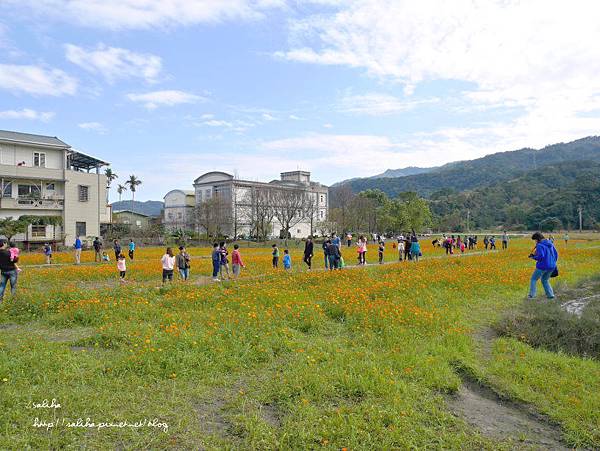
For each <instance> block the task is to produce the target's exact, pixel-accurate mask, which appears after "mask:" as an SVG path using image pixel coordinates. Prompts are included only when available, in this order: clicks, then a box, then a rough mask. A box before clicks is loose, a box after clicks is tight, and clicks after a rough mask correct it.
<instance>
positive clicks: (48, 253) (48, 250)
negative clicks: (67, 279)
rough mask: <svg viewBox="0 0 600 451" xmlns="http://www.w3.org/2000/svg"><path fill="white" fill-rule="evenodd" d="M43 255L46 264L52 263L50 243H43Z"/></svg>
mask: <svg viewBox="0 0 600 451" xmlns="http://www.w3.org/2000/svg"><path fill="white" fill-rule="evenodd" d="M44 255H45V256H46V264H47V265H49V264H51V263H52V246H50V243H46V244H44Z"/></svg>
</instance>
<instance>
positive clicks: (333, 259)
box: [327, 240, 342, 271]
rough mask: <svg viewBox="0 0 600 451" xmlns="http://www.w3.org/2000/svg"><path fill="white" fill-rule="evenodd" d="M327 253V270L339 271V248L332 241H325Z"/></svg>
mask: <svg viewBox="0 0 600 451" xmlns="http://www.w3.org/2000/svg"><path fill="white" fill-rule="evenodd" d="M327 252H328V256H329V270H330V271H333V270H334V269H339V267H340V258H341V256H342V254H341V252H340V248H339V246H338V245H337V244H335V243H333V241H332V240H327Z"/></svg>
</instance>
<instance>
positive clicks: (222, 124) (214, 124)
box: [202, 119, 233, 127]
mask: <svg viewBox="0 0 600 451" xmlns="http://www.w3.org/2000/svg"><path fill="white" fill-rule="evenodd" d="M202 125H206V126H207V127H233V124H232V123H231V122H227V121H222V120H217V119H211V120H208V121H204V122H202Z"/></svg>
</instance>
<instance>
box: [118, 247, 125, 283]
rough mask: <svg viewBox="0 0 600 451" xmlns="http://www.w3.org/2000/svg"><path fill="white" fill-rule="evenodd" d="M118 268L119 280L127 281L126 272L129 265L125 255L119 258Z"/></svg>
mask: <svg viewBox="0 0 600 451" xmlns="http://www.w3.org/2000/svg"><path fill="white" fill-rule="evenodd" d="M117 269H118V270H119V280H120V281H121V282H125V272H126V271H127V266H126V264H125V255H123V254H121V255H119V258H118V259H117Z"/></svg>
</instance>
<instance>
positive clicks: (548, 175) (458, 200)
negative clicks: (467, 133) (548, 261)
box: [430, 159, 600, 231]
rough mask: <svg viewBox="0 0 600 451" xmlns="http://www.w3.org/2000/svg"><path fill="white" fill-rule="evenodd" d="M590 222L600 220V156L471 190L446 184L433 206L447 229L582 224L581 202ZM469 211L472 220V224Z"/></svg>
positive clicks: (587, 225) (545, 227) (585, 218)
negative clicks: (460, 190)
mask: <svg viewBox="0 0 600 451" xmlns="http://www.w3.org/2000/svg"><path fill="white" fill-rule="evenodd" d="M579 206H581V207H582V208H583V225H584V227H585V228H597V227H598V224H599V223H600V162H599V161H598V159H597V160H596V161H586V160H577V161H569V162H561V163H557V164H552V165H548V166H544V167H543V168H541V169H540V168H538V169H533V170H529V171H526V172H524V173H523V174H521V175H520V176H519V177H516V178H514V179H511V180H507V181H502V182H497V183H495V184H492V185H489V186H485V187H480V188H477V189H475V190H472V191H463V192H460V193H459V192H456V191H453V190H450V189H447V190H442V191H438V192H436V193H434V194H433V195H432V196H431V202H430V207H431V210H432V212H433V214H434V216H435V217H436V219H437V222H438V224H439V226H440V228H441V229H442V230H454V231H465V230H467V229H470V230H476V229H490V228H493V227H500V226H502V227H506V228H509V229H529V230H536V229H542V230H553V229H561V228H570V229H572V228H577V226H578V219H579V218H578V216H579V215H578V211H577V209H578V207H579ZM467 212H469V219H468V220H469V223H468V224H467Z"/></svg>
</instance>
